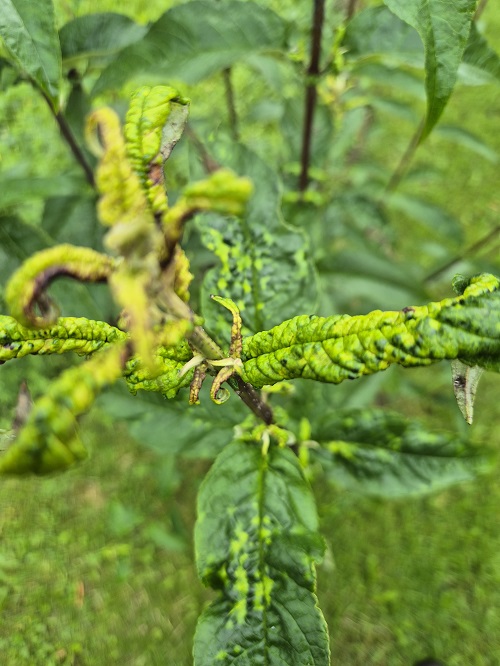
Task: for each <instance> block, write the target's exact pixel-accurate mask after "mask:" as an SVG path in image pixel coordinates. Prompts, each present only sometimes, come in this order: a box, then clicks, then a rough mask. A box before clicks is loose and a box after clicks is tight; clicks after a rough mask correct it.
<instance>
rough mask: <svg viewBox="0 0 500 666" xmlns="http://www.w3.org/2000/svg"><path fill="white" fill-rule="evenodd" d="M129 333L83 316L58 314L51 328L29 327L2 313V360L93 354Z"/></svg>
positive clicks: (0, 325)
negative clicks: (46, 355)
mask: <svg viewBox="0 0 500 666" xmlns="http://www.w3.org/2000/svg"><path fill="white" fill-rule="evenodd" d="M126 337H127V334H126V333H124V332H123V331H120V330H119V329H117V328H115V327H114V326H110V325H109V324H106V323H105V322H103V321H93V320H91V319H85V318H83V317H59V319H58V320H57V322H56V323H55V324H53V325H52V326H50V327H48V328H27V327H25V326H22V324H20V323H19V322H18V321H16V320H15V319H13V318H12V317H7V316H4V315H0V363H4V362H5V361H10V360H11V359H14V358H22V357H23V356H26V355H28V354H39V355H45V354H63V353H65V352H68V351H74V352H76V353H78V354H82V355H85V354H91V353H92V352H95V351H98V350H100V349H102V348H103V347H105V346H107V345H109V344H112V343H117V342H120V341H122V340H125V339H126Z"/></svg>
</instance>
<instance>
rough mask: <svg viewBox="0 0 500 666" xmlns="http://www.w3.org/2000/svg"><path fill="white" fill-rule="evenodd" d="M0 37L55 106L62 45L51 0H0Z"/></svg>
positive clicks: (56, 104)
mask: <svg viewBox="0 0 500 666" xmlns="http://www.w3.org/2000/svg"><path fill="white" fill-rule="evenodd" d="M0 37H2V39H3V41H4V44H5V46H6V47H7V49H8V51H9V53H10V54H11V56H12V57H13V59H14V60H15V62H16V64H17V66H18V67H19V69H20V70H21V72H23V74H25V75H26V76H28V77H29V78H30V79H31V80H32V81H33V82H34V83H35V84H36V85H37V86H38V87H39V88H40V89H41V90H42V91H43V92H44V93H45V94H46V96H47V97H48V99H50V101H51V102H52V105H53V107H54V108H55V109H56V110H57V108H58V105H59V101H58V97H59V86H60V81H61V48H60V46H59V39H58V37H57V31H56V26H55V17H54V7H53V4H52V0H36V2H33V1H32V0H1V2H0Z"/></svg>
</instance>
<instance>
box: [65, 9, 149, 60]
mask: <svg viewBox="0 0 500 666" xmlns="http://www.w3.org/2000/svg"><path fill="white" fill-rule="evenodd" d="M147 31H148V28H147V26H145V25H139V24H137V23H136V22H135V21H133V20H132V19H130V18H129V17H128V16H123V14H116V13H114V12H102V13H98V14H87V15H86V16H79V17H77V18H75V19H73V20H72V21H69V22H68V23H66V24H65V25H63V27H62V28H61V30H60V32H59V39H60V40H61V51H62V57H63V60H64V61H65V63H66V64H68V61H73V60H75V59H78V58H102V57H105V56H112V55H114V54H115V53H117V52H118V51H120V50H121V49H123V48H125V47H126V46H130V44H133V43H134V42H137V41H139V40H140V39H142V37H144V35H145V34H146V33H147Z"/></svg>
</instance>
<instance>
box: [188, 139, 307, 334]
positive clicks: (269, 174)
mask: <svg viewBox="0 0 500 666" xmlns="http://www.w3.org/2000/svg"><path fill="white" fill-rule="evenodd" d="M217 158H218V160H219V162H220V163H222V164H223V165H224V166H229V167H231V168H232V169H233V170H234V171H235V172H236V173H239V174H244V175H245V176H248V177H249V178H251V180H252V182H253V184H254V194H253V196H252V198H251V200H250V202H249V205H248V208H247V212H246V214H245V216H244V218H243V219H239V218H232V219H228V218H225V217H221V216H218V215H204V216H201V217H199V218H198V227H199V229H200V230H201V234H202V239H203V242H204V244H205V245H206V247H207V248H208V249H209V250H211V251H212V252H213V253H214V254H215V255H216V257H217V259H218V262H217V263H218V265H217V266H216V267H215V268H212V269H211V270H210V271H209V272H208V273H207V275H206V276H205V279H204V282H203V287H202V294H201V300H202V310H203V316H204V317H205V321H206V326H207V328H208V329H209V330H210V331H211V333H212V334H213V335H215V336H216V337H218V338H221V339H227V337H228V334H229V325H228V322H229V321H230V318H229V313H228V312H227V311H226V310H225V309H224V308H222V307H221V306H220V305H218V304H217V303H214V301H212V299H211V298H210V294H217V295H218V296H224V297H229V298H231V299H233V300H234V301H235V302H236V304H237V305H238V307H239V308H240V310H241V315H242V318H243V324H244V326H245V327H246V330H247V331H252V332H255V331H260V330H262V329H263V328H266V327H267V326H269V325H272V324H273V323H277V322H279V321H280V319H282V318H283V316H285V317H286V316H287V314H288V315H291V314H295V313H297V312H298V311H301V310H304V309H305V310H309V311H310V310H311V308H313V307H314V303H315V300H316V280H315V276H314V271H313V268H312V264H311V261H310V258H309V248H308V243H307V240H306V237H305V234H304V233H302V232H301V231H299V230H296V229H293V228H291V227H289V226H287V225H286V224H285V223H284V222H283V220H282V219H281V213H280V210H279V204H280V198H281V192H280V183H279V180H278V176H277V174H276V173H275V172H274V171H273V170H272V169H271V168H270V167H269V166H267V165H266V164H265V163H264V162H263V161H262V160H261V159H260V158H258V157H257V156H256V155H255V154H254V153H252V152H251V151H249V150H248V149H245V148H244V147H243V146H232V147H230V148H229V149H228V151H224V152H222V151H219V153H218V154H217ZM219 262H220V263H219Z"/></svg>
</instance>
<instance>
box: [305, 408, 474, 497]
mask: <svg viewBox="0 0 500 666" xmlns="http://www.w3.org/2000/svg"><path fill="white" fill-rule="evenodd" d="M313 439H315V440H316V441H317V442H318V443H319V447H318V448H312V449H310V459H311V461H316V462H319V464H320V465H321V467H322V468H323V471H324V472H325V474H326V475H327V477H328V479H329V480H330V481H333V482H334V483H337V484H339V485H341V486H344V487H346V488H349V489H351V490H356V491H358V492H361V493H365V494H368V495H378V496H381V497H405V496H409V495H420V494H425V493H430V492H435V491H436V490H442V489H443V488H446V487H447V486H450V485H452V484H454V483H459V482H463V481H469V480H471V479H473V478H474V477H475V476H477V474H478V473H479V472H480V471H483V470H484V469H485V468H486V462H487V461H486V458H485V457H484V456H479V455H478V453H477V451H475V450H474V449H473V448H472V447H471V446H470V445H468V444H467V442H466V441H464V440H462V439H460V438H459V437H458V436H457V435H449V434H437V433H431V432H428V431H427V430H425V429H424V428H423V427H422V426H421V425H420V424H418V423H416V422H415V421H408V420H406V419H404V418H403V417H401V416H400V415H398V414H394V413H391V412H387V411H382V410H377V409H369V410H352V411H347V412H344V413H338V412H337V413H336V414H332V415H329V416H328V417H327V418H326V419H324V421H323V422H322V423H320V424H319V425H317V426H316V428H315V429H314V430H313Z"/></svg>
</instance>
